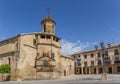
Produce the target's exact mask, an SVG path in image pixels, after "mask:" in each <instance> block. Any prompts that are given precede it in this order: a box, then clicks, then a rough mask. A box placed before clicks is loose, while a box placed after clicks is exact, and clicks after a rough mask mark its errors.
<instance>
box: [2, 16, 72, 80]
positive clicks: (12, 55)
mask: <svg viewBox="0 0 120 84" xmlns="http://www.w3.org/2000/svg"><path fill="white" fill-rule="evenodd" d="M41 25H42V32H35V33H34V32H33V33H28V34H19V35H17V36H14V37H12V38H9V39H6V40H3V41H1V42H0V64H9V65H10V66H11V73H10V79H11V80H25V79H43V78H60V77H62V76H67V75H72V74H74V59H73V58H72V57H68V56H64V55H62V54H61V52H60V49H61V46H60V40H61V38H59V37H58V36H56V35H55V25H56V22H55V21H54V20H53V19H52V18H51V17H50V16H49V15H48V16H46V17H45V18H44V19H43V20H42V21H41ZM66 61H67V62H66Z"/></svg>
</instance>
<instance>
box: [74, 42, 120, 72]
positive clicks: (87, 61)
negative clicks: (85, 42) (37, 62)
mask: <svg viewBox="0 0 120 84" xmlns="http://www.w3.org/2000/svg"><path fill="white" fill-rule="evenodd" d="M102 54H103V53H102V49H100V48H99V49H94V50H89V51H83V52H78V53H75V54H73V55H72V57H73V58H75V74H101V73H103V69H104V72H105V73H108V74H119V73H120V44H116V45H109V46H105V54H104V57H103V55H102ZM103 64H104V65H103Z"/></svg>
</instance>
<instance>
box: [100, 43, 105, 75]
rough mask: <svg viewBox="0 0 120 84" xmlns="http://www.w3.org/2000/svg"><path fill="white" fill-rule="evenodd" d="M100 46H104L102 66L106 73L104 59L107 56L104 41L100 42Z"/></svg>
mask: <svg viewBox="0 0 120 84" xmlns="http://www.w3.org/2000/svg"><path fill="white" fill-rule="evenodd" d="M100 47H101V48H102V62H103V63H102V67H103V69H102V72H103V73H105V59H104V57H105V46H104V42H103V41H101V42H100Z"/></svg>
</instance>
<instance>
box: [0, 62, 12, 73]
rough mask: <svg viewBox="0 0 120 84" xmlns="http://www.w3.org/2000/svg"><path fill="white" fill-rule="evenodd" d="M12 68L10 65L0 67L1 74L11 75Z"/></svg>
mask: <svg viewBox="0 0 120 84" xmlns="http://www.w3.org/2000/svg"><path fill="white" fill-rule="evenodd" d="M10 71H11V68H10V65H8V64H2V65H0V73H10Z"/></svg>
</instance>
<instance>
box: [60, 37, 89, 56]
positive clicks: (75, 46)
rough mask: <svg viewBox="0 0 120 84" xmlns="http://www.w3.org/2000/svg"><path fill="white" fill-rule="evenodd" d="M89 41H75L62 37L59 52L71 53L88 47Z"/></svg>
mask: <svg viewBox="0 0 120 84" xmlns="http://www.w3.org/2000/svg"><path fill="white" fill-rule="evenodd" d="M88 46H89V43H88V42H86V43H83V42H81V41H77V42H70V41H67V40H64V39H62V40H61V48H62V49H61V52H62V53H63V54H65V55H68V54H73V53H75V52H79V51H82V50H83V49H84V48H86V47H88Z"/></svg>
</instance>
